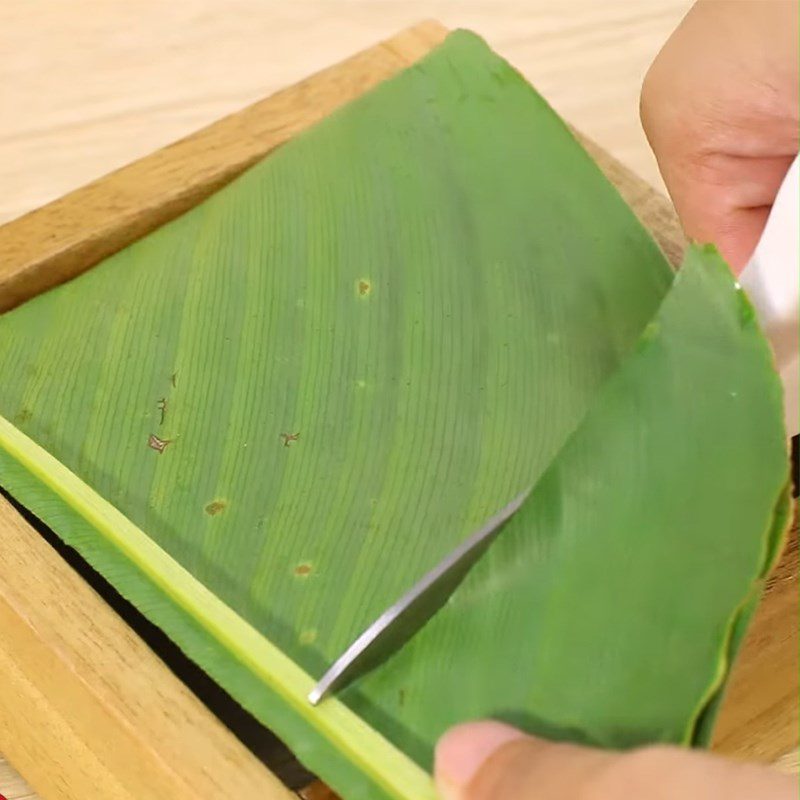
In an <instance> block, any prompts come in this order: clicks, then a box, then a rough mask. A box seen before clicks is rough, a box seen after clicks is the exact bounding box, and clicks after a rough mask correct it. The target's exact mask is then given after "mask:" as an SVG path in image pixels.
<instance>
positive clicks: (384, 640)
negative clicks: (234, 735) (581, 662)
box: [308, 487, 532, 705]
mask: <svg viewBox="0 0 800 800" xmlns="http://www.w3.org/2000/svg"><path fill="white" fill-rule="evenodd" d="M531 488H532V487H531ZM531 488H528V489H526V490H525V491H524V492H522V493H521V494H519V495H517V496H516V497H515V498H514V499H513V500H512V501H511V502H510V503H508V505H506V506H504V507H503V508H502V509H500V511H498V512H497V513H496V514H495V515H494V516H492V517H491V518H490V519H488V520H487V521H486V522H485V523H484V524H483V526H482V527H481V528H480V529H479V530H477V531H475V532H474V533H472V534H470V536H468V537H467V538H466V539H465V540H464V541H463V542H462V543H461V544H460V545H458V547H456V548H455V549H454V550H453V551H451V552H450V553H449V554H448V555H447V556H445V557H444V558H443V559H442V560H441V561H440V562H439V563H438V564H437V565H436V566H435V567H434V568H433V569H432V570H431V571H430V572H428V573H427V574H426V575H425V576H424V577H423V578H422V579H420V580H419V581H418V582H417V583H416V584H415V585H414V586H413V587H412V588H411V589H409V590H408V591H407V592H406V593H405V594H404V595H403V596H402V597H401V598H400V599H399V600H398V601H397V602H396V603H394V604H393V605H391V606H390V607H389V608H387V609H386V611H384V612H383V613H382V614H381V615H380V616H379V617H378V618H377V619H376V620H375V622H373V623H372V624H371V625H370V626H369V627H368V628H367V629H366V630H365V631H364V632H363V633H362V634H361V635H360V636H358V638H357V639H356V640H355V641H354V642H353V643H352V644H351V645H350V646H349V647H348V648H347V649H346V650H345V651H344V653H342V655H341V656H339V658H337V659H336V661H334V663H333V665H332V666H331V667H330V669H329V670H328V671H327V672H326V673H325V674H324V675H323V676H322V678H321V680H320V681H319V683H318V684H317V685H316V686H315V687H314V688H313V689H312V691H311V692H310V693H309V695H308V700H309V702H310V703H311V704H312V705H317V703H319V701H320V700H322V698H323V697H325V696H326V695H327V694H328V693H330V692H332V691H335V690H338V689H342V688H344V687H345V686H346V685H347V684H348V683H350V682H351V681H352V680H354V679H355V678H357V677H359V676H360V675H363V674H365V673H366V672H369V671H370V670H372V669H374V668H375V667H377V666H378V665H380V664H381V663H383V662H384V661H385V660H386V659H387V658H388V657H389V656H390V655H392V654H393V653H395V652H397V650H398V649H399V648H400V647H401V646H402V645H404V644H405V643H406V642H407V641H408V640H409V639H410V638H411V637H412V636H413V635H414V634H415V633H416V632H417V631H418V630H419V629H420V628H421V627H422V626H423V625H424V624H425V623H426V622H427V621H428V620H429V619H430V618H431V617H432V616H433V615H434V614H435V613H436V612H437V611H438V610H439V609H440V608H441V607H442V606H443V605H444V604H445V603H446V602H447V599H448V598H449V597H450V595H452V594H453V592H454V591H455V590H456V588H457V587H458V585H459V584H460V583H461V581H463V580H464V578H465V577H466V575H467V573H468V572H469V571H470V569H471V568H472V566H473V565H474V564H475V562H476V561H477V560H478V559H479V558H480V557H481V556H482V555H483V553H484V552H485V551H486V549H487V548H488V547H489V545H490V544H491V543H492V541H493V540H494V538H495V537H496V536H497V534H498V533H499V532H500V530H501V529H502V527H503V525H505V523H506V522H508V520H509V519H510V518H511V517H512V516H513V515H514V514H515V513H516V512H517V511H518V510H519V508H520V506H521V505H522V504H523V503H524V502H525V500H526V499H527V498H528V495H529V494H530V493H531Z"/></svg>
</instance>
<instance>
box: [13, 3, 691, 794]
mask: <svg viewBox="0 0 800 800" xmlns="http://www.w3.org/2000/svg"><path fill="white" fill-rule="evenodd" d="M690 5H691V3H690V2H689V0H603V2H598V0H560V2H555V1H554V0H430V2H418V1H417V0H294V1H293V2H286V0H283V2H273V1H272V0H229V2H225V3H220V2H218V0H179V1H178V2H173V3H165V2H163V1H162V0H158V1H156V0H138V2H135V3H131V2H129V1H128V0H83V2H78V0H38V1H37V2H30V0H4V2H3V3H2V4H0V187H2V191H0V223H2V222H5V221H8V220H10V219H13V218H14V217H17V216H19V215H21V214H23V213H25V212H27V211H30V210H31V209H33V208H36V207H38V206H40V205H42V204H44V203H46V202H48V201H50V200H53V199H55V198H57V197H59V196H61V195H63V194H64V193H66V192H68V191H70V190H72V189H75V188H77V187H78V186H81V185H83V184H85V183H87V182H88V181H90V180H92V179H94V178H97V177H99V176H100V175H103V174H105V173H107V172H109V171H111V170H113V169H115V168H117V167H120V166H122V165H124V164H126V163H128V162H130V161H132V160H134V159H136V158H139V157H141V156H143V155H146V154H147V153H149V152H151V151H152V150H155V149H156V148H158V147H161V146H163V145H164V144H167V143H169V142H171V141H174V140H175V139H177V138H180V137H182V136H185V135H186V134H189V133H191V132H192V131H194V130H196V129H198V128H200V127H202V126H204V125H206V124H208V123H210V122H212V121H214V120H215V119H218V118H219V117H222V116H224V115H225V114H228V113H230V112H232V111H235V110H237V109H239V108H241V107H243V106H245V105H247V104H249V103H252V102H254V101H255V100H258V99H260V98H262V97H265V96H266V95H269V94H271V93H272V92H274V91H276V90H278V89H280V88H282V87H283V86H286V85H288V84H291V83H293V82H296V81H297V80H299V79H301V78H303V77H305V76H306V75H308V74H309V73H311V72H314V71H316V70H318V69H321V68H323V67H325V66H327V65H329V64H332V63H334V62H336V61H339V60H341V59H343V58H345V57H346V56H348V55H350V54H351V53H353V52H354V51H356V50H359V49H362V48H364V47H366V46H368V45H370V44H372V43H374V42H376V41H377V40H379V39H382V38H386V37H388V36H389V35H391V34H392V33H394V32H396V31H397V30H399V29H401V28H403V27H405V26H407V25H410V24H412V23H414V22H416V21H418V20H420V19H424V18H428V17H434V18H437V19H439V20H441V21H442V22H443V23H445V24H446V25H448V26H450V27H468V28H472V29H473V30H475V31H476V32H478V33H480V34H481V35H483V36H484V37H485V38H486V39H487V40H488V42H489V44H490V45H492V46H493V47H494V48H495V49H496V50H497V51H498V52H499V53H501V54H502V55H504V56H505V57H507V58H508V59H509V60H510V61H511V63H512V64H514V66H516V67H517V68H518V69H520V70H521V71H522V72H523V73H524V74H525V75H526V77H527V78H528V79H529V80H530V81H531V82H532V83H533V84H534V85H535V86H536V87H537V88H538V89H539V91H541V92H542V94H543V95H544V96H545V97H547V98H548V99H549V101H550V102H551V103H552V104H553V106H554V107H555V108H556V110H557V111H559V113H561V115H562V116H564V117H565V118H566V119H567V120H569V122H570V123H572V124H573V125H574V126H575V127H576V128H578V129H579V130H581V131H582V132H583V133H585V134H587V135H588V136H589V137H591V138H592V139H594V140H595V141H596V142H597V143H598V144H600V145H601V146H603V147H604V148H605V149H606V150H608V151H609V152H610V153H611V154H612V155H614V156H616V157H617V158H619V159H620V160H621V161H622V162H623V163H625V164H626V165H627V166H629V167H631V168H632V169H633V170H634V171H635V172H637V173H638V174H639V175H641V176H642V177H643V178H645V179H646V180H648V181H649V182H650V183H652V184H653V185H654V186H656V187H657V188H663V185H662V184H661V181H660V178H659V176H658V171H657V168H656V165H655V162H654V160H653V158H652V155H651V153H650V151H649V148H648V147H647V143H646V141H645V138H644V135H643V134H642V132H641V129H640V127H639V121H638V92H639V86H640V83H641V80H642V77H643V75H644V72H645V70H646V68H647V66H648V64H649V63H650V61H651V60H652V58H653V57H654V55H655V53H656V52H657V51H658V49H659V47H660V46H661V45H662V44H663V42H664V40H665V39H666V38H667V36H668V35H669V33H670V32H671V31H672V29H673V28H674V27H675V25H676V24H677V23H678V21H679V20H680V18H681V17H682V16H683V14H684V13H685V12H686V10H687V9H688V8H689V6H690ZM0 679H2V677H1V676H0ZM0 794H4V795H5V796H6V797H7V798H8V800H36V795H35V794H33V792H32V791H31V790H30V789H29V788H28V787H27V785H26V784H25V782H24V781H23V780H22V779H21V778H20V777H19V776H18V775H17V774H16V773H15V772H14V771H13V769H12V768H11V767H10V765H8V764H7V763H6V762H5V761H4V760H3V757H2V755H1V754H0Z"/></svg>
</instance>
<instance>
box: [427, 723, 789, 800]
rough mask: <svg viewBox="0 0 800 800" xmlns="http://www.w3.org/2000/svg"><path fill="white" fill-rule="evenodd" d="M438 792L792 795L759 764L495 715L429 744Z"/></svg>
mask: <svg viewBox="0 0 800 800" xmlns="http://www.w3.org/2000/svg"><path fill="white" fill-rule="evenodd" d="M435 773H436V785H437V787H438V789H439V792H440V794H441V796H442V797H443V798H445V800H506V798H508V800H756V798H757V800H795V798H796V797H797V789H796V785H797V781H796V780H795V779H792V778H790V777H788V776H785V775H781V774H780V773H778V772H775V771H773V770H770V769H768V768H766V767H758V766H754V765H751V764H739V763H736V762H730V761H725V760H724V759H722V758H718V757H716V756H711V755H708V754H705V753H700V752H696V751H690V750H681V749H679V748H677V747H664V746H657V747H647V748H644V749H642V750H633V751H631V752H628V753H616V752H609V751H604V750H594V749H591V748H588V747H577V746H576V745H571V744H552V743H550V742H544V741H542V740H540V739H534V738H532V737H530V736H526V735H525V734H523V733H521V732H520V731H518V730H516V729H515V728H510V727H509V726H507V725H503V724H501V723H499V722H475V723H469V724H467V725H460V726H458V727H456V728H453V729H452V730H451V731H450V732H449V733H447V734H446V735H445V736H444V737H442V739H441V740H440V742H439V745H438V747H437V748H436V769H435Z"/></svg>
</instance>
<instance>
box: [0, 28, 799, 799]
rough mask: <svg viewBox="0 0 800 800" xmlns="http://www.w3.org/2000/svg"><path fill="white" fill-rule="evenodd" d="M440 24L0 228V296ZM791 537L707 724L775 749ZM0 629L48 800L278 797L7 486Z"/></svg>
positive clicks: (2, 730) (792, 645)
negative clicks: (722, 702)
mask: <svg viewBox="0 0 800 800" xmlns="http://www.w3.org/2000/svg"><path fill="white" fill-rule="evenodd" d="M445 33H446V31H445V29H444V28H442V27H441V26H439V25H438V24H436V23H424V24H422V25H418V26H416V27H414V28H412V29H410V30H408V31H405V32H403V33H401V34H399V35H398V36H396V37H394V38H392V39H390V40H388V41H387V42H384V43H382V44H380V45H377V46H376V47H373V48H371V49H369V50H367V51H365V52H363V53H360V54H358V55H356V56H354V57H353V58H351V59H349V60H348V61H346V62H344V63H342V64H340V65H338V66H335V67H332V68H330V69H328V70H325V71H324V72H322V73H320V74H318V75H315V76H313V77H312V78H309V79H308V80H306V81H304V82H302V83H300V84H298V85H297V86H295V87H292V88H290V89H287V90H284V91H283V92H280V93H278V94H277V95H274V96H273V97H270V98H268V99H266V100H264V101H262V102H260V103H257V104H256V105H254V106H251V107H249V108H247V109H245V110H244V111H241V112H239V113H238V114H234V115H232V116H230V117H227V118H225V119H223V120H221V121H220V122H218V123H216V124H214V125H212V126H210V127H208V128H206V129H204V130H202V131H200V132H198V133H197V134H194V135H193V136H190V137H188V138H187V139H184V140H182V141H180V142H178V143H176V144H174V145H172V146H170V147H168V148H165V149H164V150H161V151H158V152H157V153H154V154H153V155H152V156H149V157H147V158H145V159H143V160H141V161H139V162H136V163H134V164H132V165H130V166H128V167H125V168H123V169H121V170H118V171H117V172H115V173H112V174H111V175H109V176H107V177H105V178H102V179H100V180H98V181H96V182H94V183H92V184H90V185H89V186H87V187H85V188H83V189H80V190H78V191H76V192H73V193H71V194H69V195H67V196H65V197H64V198H62V199H61V200H58V201H56V202H54V203H51V204H49V205H47V206H45V207H43V208H42V209H39V210H38V211H34V212H32V213H30V214H28V215H26V216H24V217H21V218H20V219H18V220H16V221H14V222H12V223H9V224H8V225H6V226H4V227H2V228H0V310H2V309H8V308H11V307H13V306H14V305H16V304H18V303H20V302H22V301H23V300H25V299H27V298H29V297H31V296H33V295H35V294H37V293H38V292H41V291H44V290H45V289H47V288H49V287H51V286H53V285H56V284H57V283H60V282H63V281H65V280H68V279H69V278H71V277H73V276H75V275H77V274H79V273H80V272H82V271H84V270H86V269H89V268H90V267H91V266H92V265H94V264H96V263H97V262H98V261H99V260H101V259H102V258H104V257H105V256H107V255H109V254H111V253H113V252H115V251H116V250H118V249H120V248H121V247H124V246H125V245H127V244H129V243H130V242H132V241H134V240H135V239H137V238H139V237H141V236H142V235H144V234H146V233H148V232H149V231H151V230H153V229H154V228H155V227H157V226H158V225H160V224H163V223H164V222H166V221H168V220H169V219H172V218H174V217H175V216H177V215H178V214H180V213H182V212H183V211H185V210H187V209H188V208H190V207H191V206H192V205H194V204H196V203H197V202H199V201H200V200H202V199H203V198H204V197H207V196H208V195H209V194H210V193H212V192H213V191H215V190H216V189H218V188H219V187H220V186H222V185H224V184H225V183H226V182H228V181H230V180H231V179H232V178H234V177H235V176H236V175H238V174H239V173H240V172H242V171H243V170H244V169H246V168H247V167H248V166H250V165H251V164H253V163H254V162H255V161H256V160H258V159H259V158H262V157H263V156H265V155H267V154H268V153H269V152H270V151H271V150H272V149H274V148H275V147H277V146H278V145H280V144H281V143H283V142H285V141H286V140H288V139H289V138H291V137H292V136H294V135H296V134H297V133H298V132H299V131H301V130H303V129H305V128H307V127H309V126H310V125H312V124H314V122H316V121H318V120H319V119H321V118H322V117H324V116H325V115H326V114H328V113H330V112H331V111H332V110H333V109H335V108H336V107H338V106H340V105H342V104H343V103H345V102H347V101H348V100H351V99H353V98H355V97H357V96H358V95H359V94H361V93H362V92H364V91H366V90H367V89H368V88H370V87H372V86H374V85H375V84H377V83H378V82H380V81H381V80H384V79H385V78H387V77H389V76H391V75H392V74H394V73H395V72H397V71H398V70H399V69H402V68H403V67H405V66H407V65H408V64H411V63H413V62H414V61H415V60H416V59H418V58H419V57H421V56H422V55H423V54H424V53H426V52H427V51H428V50H429V49H430V48H431V47H432V46H434V45H435V44H436V43H437V42H439V41H440V40H441V39H442V38H443V36H444V35H445ZM584 144H585V146H587V147H588V148H589V149H590V151H591V152H592V154H593V156H594V157H595V159H596V160H597V161H598V163H599V164H600V166H601V167H602V168H603V170H604V171H605V172H606V174H607V175H608V176H609V178H610V179H611V180H612V181H613V182H614V183H615V184H616V185H617V186H618V188H619V189H620V191H621V192H622V194H623V195H624V196H625V198H626V199H627V201H628V202H629V203H630V204H631V205H632V207H633V208H634V210H635V211H636V212H637V214H638V215H639V216H640V218H641V219H642V221H643V222H644V223H645V225H647V226H648V227H649V228H650V229H651V230H652V231H653V232H654V234H655V235H656V237H657V239H658V240H659V242H660V243H661V245H662V247H663V248H664V250H665V252H667V254H668V255H669V256H670V258H671V260H672V261H673V263H675V262H676V261H677V259H678V258H679V255H680V253H681V251H682V248H683V240H682V237H681V234H680V230H679V227H678V225H677V222H676V220H675V217H674V214H673V212H672V210H671V208H670V206H669V204H668V203H667V202H666V200H664V199H663V198H662V197H661V196H659V195H658V194H657V193H656V192H655V191H654V190H652V189H651V188H650V187H649V186H648V185H647V184H645V183H644V182H643V181H641V180H640V179H638V178H637V177H636V176H634V175H633V174H632V173H631V172H630V171H629V170H627V169H625V168H624V167H622V166H621V165H620V164H619V163H618V162H616V161H614V160H613V159H611V158H610V157H609V156H608V155H607V154H605V153H604V152H603V151H601V150H599V149H598V148H596V147H595V146H594V145H592V144H591V143H589V142H585V141H584ZM794 541H795V545H794V546H793V547H792V548H790V549H789V550H787V554H786V555H785V556H784V559H783V561H782V562H781V565H780V567H779V570H778V571H777V572H776V576H775V577H774V579H773V580H772V581H771V583H770V586H769V588H768V592H767V596H766V598H765V601H764V603H763V604H762V607H761V609H760V611H759V614H758V616H757V619H756V623H755V624H754V626H753V629H752V631H751V634H750V636H749V638H748V642H747V644H746V646H745V649H744V652H743V654H742V656H741V658H740V660H739V663H738V664H737V667H736V671H735V676H734V682H733V686H732V689H731V692H730V696H729V698H728V701H727V703H726V706H725V709H724V713H723V717H722V720H721V723H720V726H719V730H718V735H717V740H716V743H717V746H718V747H719V748H720V749H721V750H723V751H725V752H728V753H732V754H734V755H738V756H742V757H757V758H759V759H761V760H764V761H768V762H769V761H774V760H776V759H779V758H780V759H782V760H783V762H784V763H786V762H787V759H788V760H791V759H792V758H793V752H794V749H795V748H796V746H797V724H796V719H797V717H796V711H797V692H798V688H797V668H796V667H797V665H796V654H797V614H796V611H797V609H796V603H795V598H796V589H797V548H796V539H795V540H794ZM0 630H2V631H3V638H2V641H0V675H2V676H3V679H2V680H0V752H3V753H5V754H6V755H7V756H8V757H9V759H10V760H11V762H12V763H13V764H15V765H16V766H17V767H18V768H19V769H20V771H21V772H22V773H23V774H24V775H25V777H26V778H27V779H28V780H29V781H30V783H31V784H32V785H33V787H34V789H36V791H37V792H39V793H40V795H41V796H42V797H43V798H46V800H78V798H81V800H84V799H85V798H86V797H100V798H103V799H104V800H106V798H108V799H109V800H116V799H117V798H120V800H123V799H124V800H128V798H134V797H136V798H138V799H139V800H149V799H150V798H156V797H157V798H159V800H171V799H172V798H176V799H178V798H179V799H180V800H183V798H190V797H191V798H194V797H205V796H208V797H214V796H220V797H236V798H237V800H247V798H254V799H255V798H260V800H268V799H269V798H276V799H277V798H281V797H288V796H289V793H288V791H287V790H286V789H285V788H284V787H283V786H282V785H281V784H280V783H279V782H278V781H277V779H276V778H275V777H274V776H273V775H271V773H269V771H268V770H266V769H265V768H264V767H263V765H262V764H261V763H260V762H259V761H257V760H256V759H255V757H254V756H253V755H252V754H251V753H250V752H249V751H248V750H247V749H245V748H244V747H243V746H242V745H241V744H240V743H239V742H238V741H237V740H236V739H235V738H234V737H233V736H232V734H230V732H228V731H227V730H226V729H225V728H224V727H223V726H222V725H221V724H220V723H219V722H218V721H217V720H216V719H215V718H214V717H213V716H212V715H211V714H210V712H208V711H207V710H206V709H205V707H204V706H203V705H202V704H201V703H200V702H199V701H198V700H197V699H196V698H195V697H193V695H191V693H190V692H189V691H188V690H187V689H186V688H185V686H183V684H182V683H181V682H180V681H179V680H178V679H177V678H176V677H175V676H174V675H173V674H172V673H171V672H170V671H169V670H168V669H167V668H166V667H165V666H164V664H163V663H162V662H161V661H160V659H159V658H158V656H157V655H156V654H155V653H153V652H152V651H151V650H150V649H149V648H148V647H147V646H146V645H145V644H144V643H143V642H142V640H141V639H140V638H138V637H137V636H136V635H135V634H134V633H133V632H132V631H131V630H130V629H129V628H128V627H127V626H126V625H125V624H124V623H123V622H122V620H120V619H119V618H118V617H117V616H116V614H115V613H114V612H113V611H112V610H111V609H110V608H109V607H108V606H107V605H106V604H105V603H104V601H103V600H102V599H101V598H100V597H99V596H98V595H96V594H95V593H94V592H93V591H92V590H91V589H90V588H89V587H88V586H87V585H85V583H84V582H83V581H82V579H81V578H79V577H78V576H77V575H76V574H75V573H74V572H73V571H72V570H71V568H70V567H69V566H68V565H67V564H66V563H65V562H64V561H63V559H62V558H61V557H60V556H59V555H58V554H57V553H56V552H55V551H54V550H53V549H52V548H51V547H50V546H49V545H48V544H47V543H46V542H45V541H44V540H43V539H42V538H41V537H40V536H39V534H38V533H36V532H35V531H34V530H33V529H32V528H30V526H28V525H27V523H25V521H24V520H23V519H22V518H21V517H20V516H19V515H18V514H17V513H16V511H14V509H13V508H12V507H11V506H10V505H9V504H8V503H6V502H3V501H0ZM776 665H780V667H779V669H778V668H777V667H776Z"/></svg>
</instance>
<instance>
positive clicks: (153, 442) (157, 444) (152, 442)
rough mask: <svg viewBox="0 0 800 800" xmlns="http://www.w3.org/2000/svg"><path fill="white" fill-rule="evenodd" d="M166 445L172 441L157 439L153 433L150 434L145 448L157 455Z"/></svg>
mask: <svg viewBox="0 0 800 800" xmlns="http://www.w3.org/2000/svg"><path fill="white" fill-rule="evenodd" d="M168 444H172V439H159V438H158V436H156V435H155V434H154V433H151V434H150V438H149V439H148V440H147V446H148V447H149V448H150V449H151V450H155V451H156V452H157V453H163V452H164V451H165V450H166V449H167V445H168Z"/></svg>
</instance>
